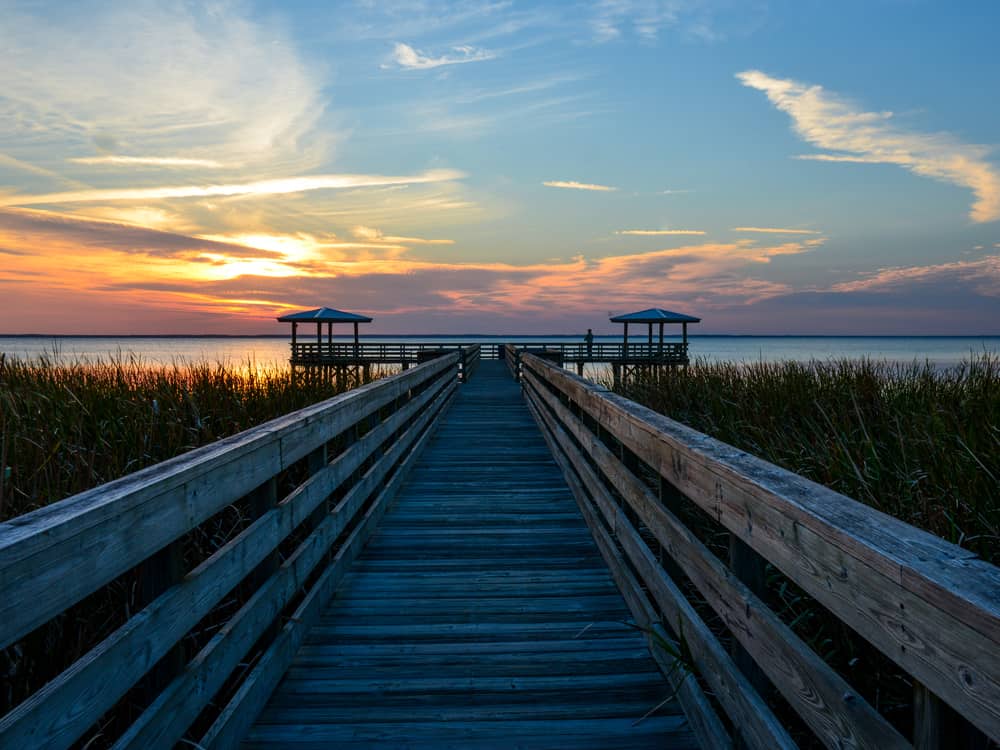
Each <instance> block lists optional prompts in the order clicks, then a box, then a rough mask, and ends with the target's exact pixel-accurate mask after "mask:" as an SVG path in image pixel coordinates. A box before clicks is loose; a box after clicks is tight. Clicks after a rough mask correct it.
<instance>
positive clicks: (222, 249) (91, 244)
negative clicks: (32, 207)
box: [0, 209, 272, 258]
mask: <svg viewBox="0 0 1000 750" xmlns="http://www.w3.org/2000/svg"><path fill="white" fill-rule="evenodd" d="M0 233H2V234H3V235H5V236H6V237H7V238H8V240H9V241H10V242H11V243H13V242H14V241H20V240H25V239H26V240H27V241H28V242H29V243H34V244H35V245H36V246H41V245H52V244H53V242H54V243H56V244H57V245H58V246H59V247H61V248H65V247H76V248H79V247H81V246H82V247H87V248H99V249H102V250H113V251H116V252H124V253H141V254H145V255H151V256H156V257H161V258H168V257H180V256H188V257H190V256H192V255H196V254H199V253H215V254H225V255H228V256H232V257H239V258H243V257H251V256H252V257H263V256H268V255H272V253H271V251H269V250H267V249H263V248H253V247H247V246H246V245H241V244H239V243H234V242H226V241H218V240H214V239H205V238H201V237H193V236H190V235H185V234H178V233H176V232H164V231H160V230H158V229H148V228H146V227H140V226H134V225H129V224H122V223H120V222H113V221H98V220H94V219H86V218H79V217H75V216H64V215H61V214H54V213H49V212H46V211H29V210H23V209H20V210H9V209H8V210H0ZM8 252H13V251H8Z"/></svg>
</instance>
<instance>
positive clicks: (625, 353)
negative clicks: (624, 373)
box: [622, 323, 628, 362]
mask: <svg viewBox="0 0 1000 750" xmlns="http://www.w3.org/2000/svg"><path fill="white" fill-rule="evenodd" d="M624 339H625V340H624V341H623V342H622V362H627V361H628V323H626V324H625V337H624Z"/></svg>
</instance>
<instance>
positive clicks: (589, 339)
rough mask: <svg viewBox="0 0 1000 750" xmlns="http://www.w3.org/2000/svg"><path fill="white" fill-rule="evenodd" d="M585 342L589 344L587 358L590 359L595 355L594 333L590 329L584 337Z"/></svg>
mask: <svg viewBox="0 0 1000 750" xmlns="http://www.w3.org/2000/svg"><path fill="white" fill-rule="evenodd" d="M583 340H584V342H586V344H587V357H588V358H589V357H590V356H591V355H592V354H593V353H594V332H593V331H592V330H591V329H590V328H588V329H587V335H586V336H584V337H583Z"/></svg>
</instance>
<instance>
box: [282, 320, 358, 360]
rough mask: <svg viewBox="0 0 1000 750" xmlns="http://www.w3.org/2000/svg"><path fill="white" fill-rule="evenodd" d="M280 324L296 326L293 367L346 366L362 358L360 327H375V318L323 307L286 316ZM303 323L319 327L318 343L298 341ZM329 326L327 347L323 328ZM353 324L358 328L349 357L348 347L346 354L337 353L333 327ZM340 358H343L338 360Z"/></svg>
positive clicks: (355, 331) (293, 330)
mask: <svg viewBox="0 0 1000 750" xmlns="http://www.w3.org/2000/svg"><path fill="white" fill-rule="evenodd" d="M278 322H280V323H291V324H292V360H291V361H292V365H293V366H294V365H297V364H301V365H308V364H316V365H331V364H346V363H345V362H344V360H345V359H348V358H353V359H357V358H358V357H359V356H360V352H359V350H360V340H359V338H358V325H359V324H360V323H371V322H372V318H370V317H368V316H367V315H358V314H357V313H351V312H344V311H343V310H334V309H333V308H332V307H319V308H316V309H315V310H303V311H302V312H297V313H290V314H288V315H282V316H281V317H280V318H278ZM300 323H315V324H316V343H315V344H313V343H312V342H300V341H299V340H298V329H299V324H300ZM324 323H325V324H326V346H323V324H324ZM334 323H351V324H353V325H354V347H353V351H351V352H350V353H348V351H347V347H346V346H345V347H343V348H344V351H343V352H342V353H341V352H337V351H336V350H335V348H334V345H333V324H334ZM338 355H339V356H338Z"/></svg>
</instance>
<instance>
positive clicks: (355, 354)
mask: <svg viewBox="0 0 1000 750" xmlns="http://www.w3.org/2000/svg"><path fill="white" fill-rule="evenodd" d="M358 348H359V347H358V322H357V321H354V356H355V357H357V356H358Z"/></svg>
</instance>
